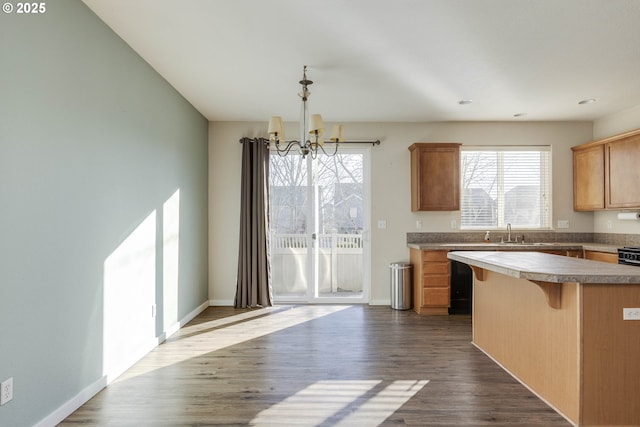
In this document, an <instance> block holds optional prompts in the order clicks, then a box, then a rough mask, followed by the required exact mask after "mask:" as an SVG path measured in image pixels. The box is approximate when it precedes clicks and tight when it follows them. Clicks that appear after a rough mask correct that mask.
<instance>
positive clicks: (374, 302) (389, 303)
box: [369, 299, 391, 305]
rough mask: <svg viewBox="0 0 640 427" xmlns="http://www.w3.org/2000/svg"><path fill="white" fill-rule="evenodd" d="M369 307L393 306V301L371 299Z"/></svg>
mask: <svg viewBox="0 0 640 427" xmlns="http://www.w3.org/2000/svg"><path fill="white" fill-rule="evenodd" d="M369 305H391V300H389V299H371V300H369Z"/></svg>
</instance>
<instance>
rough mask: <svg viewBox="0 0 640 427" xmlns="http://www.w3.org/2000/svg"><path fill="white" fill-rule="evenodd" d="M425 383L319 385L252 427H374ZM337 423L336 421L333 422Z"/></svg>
mask: <svg viewBox="0 0 640 427" xmlns="http://www.w3.org/2000/svg"><path fill="white" fill-rule="evenodd" d="M428 382H429V381H428V380H405V381H394V382H392V383H391V384H389V385H387V386H386V387H384V388H383V389H382V390H380V391H377V389H379V388H381V387H382V386H383V384H382V381H380V380H345V381H328V380H327V381H318V382H316V383H314V384H312V385H310V386H309V387H307V388H305V389H304V390H301V391H299V392H298V393H296V394H294V395H293V396H290V397H288V398H287V399H285V400H283V401H282V402H280V403H277V404H275V405H273V406H271V407H270V408H268V409H265V410H264V411H262V412H260V413H259V414H258V415H257V416H256V417H255V418H254V419H253V420H252V421H251V423H250V425H251V426H255V427H262V426H265V427H266V426H274V425H278V426H287V425H300V426H318V425H322V424H323V423H325V422H327V421H328V420H329V419H331V418H333V420H332V422H331V425H334V426H343V427H353V426H377V425H378V424H381V423H382V422H383V421H384V420H386V419H387V418H388V417H389V416H390V415H391V414H393V413H394V412H395V411H396V410H398V409H399V408H400V407H401V406H402V405H404V403H405V402H407V401H408V400H409V399H411V397H413V396H414V395H415V394H416V393H417V392H419V391H420V390H421V389H422V388H423V387H424V386H425V385H426V384H427V383H428ZM336 419H337V420H336Z"/></svg>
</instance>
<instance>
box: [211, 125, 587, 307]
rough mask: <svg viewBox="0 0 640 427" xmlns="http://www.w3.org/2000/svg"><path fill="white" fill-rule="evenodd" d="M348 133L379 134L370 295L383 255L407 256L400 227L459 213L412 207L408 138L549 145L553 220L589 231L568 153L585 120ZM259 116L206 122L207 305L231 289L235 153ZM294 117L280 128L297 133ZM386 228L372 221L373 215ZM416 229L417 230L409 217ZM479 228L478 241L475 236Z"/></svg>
mask: <svg viewBox="0 0 640 427" xmlns="http://www.w3.org/2000/svg"><path fill="white" fill-rule="evenodd" d="M345 125H346V126H345V127H346V129H347V139H349V140H372V139H380V140H381V141H382V144H381V145H379V146H376V147H374V148H373V149H372V150H371V169H372V170H371V180H372V200H371V215H372V216H371V220H372V225H373V227H374V228H373V229H372V230H371V246H372V252H371V256H372V259H371V264H372V272H371V273H372V274H371V280H372V288H371V302H372V303H379V304H386V303H388V301H389V270H388V265H389V263H390V262H394V261H402V260H408V257H409V254H408V249H407V246H406V233H407V232H415V231H423V232H428V231H431V232H436V231H437V232H450V231H456V230H453V229H451V220H452V219H455V220H456V221H457V224H459V223H460V221H459V212H421V213H413V212H411V203H410V158H409V150H408V147H409V146H410V145H411V144H412V143H414V142H461V143H463V144H468V145H512V144H513V145H531V144H535V145H540V144H550V145H552V147H553V148H552V149H553V182H554V193H553V212H554V214H553V223H554V224H555V223H556V222H557V220H558V219H566V220H569V223H570V228H569V229H568V230H563V231H568V232H571V231H575V232H591V231H592V230H593V214H592V213H590V212H586V213H580V212H574V211H573V178H572V152H571V149H570V147H572V146H574V145H579V144H583V143H585V142H588V141H590V140H591V139H592V137H593V129H592V124H591V122H544V123H536V122H517V123H510V122H509V123H507V122H504V123H503V122H500V123H498V122H495V123H485V122H473V123H471V122H470V123H461V122H447V123H347V124H345ZM266 126H267V124H266V122H265V123H246V122H233V123H228V122H225V123H223V122H212V123H210V124H209V176H210V184H209V189H210V190H209V197H210V198H209V209H210V217H209V230H210V239H209V265H210V276H209V298H210V300H211V302H212V303H214V304H231V303H232V302H233V298H234V296H235V278H236V269H237V253H238V228H239V224H238V218H239V205H240V198H239V197H240V196H239V194H240V155H241V151H242V147H241V145H240V144H239V143H238V140H239V139H240V138H241V137H243V136H248V137H255V136H266ZM296 133H297V132H296V128H295V124H293V123H289V124H287V129H286V134H288V135H296ZM381 219H384V220H386V221H387V228H386V229H384V230H379V229H377V228H376V224H377V221H378V220H381ZM418 219H421V220H422V222H423V228H422V229H421V230H416V227H415V224H416V220H418ZM481 234H482V233H478V240H480V239H481V237H482V236H481Z"/></svg>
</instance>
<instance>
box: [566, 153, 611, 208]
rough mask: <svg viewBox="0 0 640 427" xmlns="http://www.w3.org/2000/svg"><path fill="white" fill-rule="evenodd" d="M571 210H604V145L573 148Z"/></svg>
mask: <svg viewBox="0 0 640 427" xmlns="http://www.w3.org/2000/svg"><path fill="white" fill-rule="evenodd" d="M572 150H573V208H574V209H575V210H577V211H594V210H598V209H604V145H603V144H600V145H594V146H589V147H585V148H581V147H573V148H572Z"/></svg>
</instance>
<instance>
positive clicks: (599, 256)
mask: <svg viewBox="0 0 640 427" xmlns="http://www.w3.org/2000/svg"><path fill="white" fill-rule="evenodd" d="M584 257H585V258H586V259H592V260H594V261H602V262H609V263H611V264H617V263H618V254H612V253H609V252H598V251H584Z"/></svg>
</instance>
